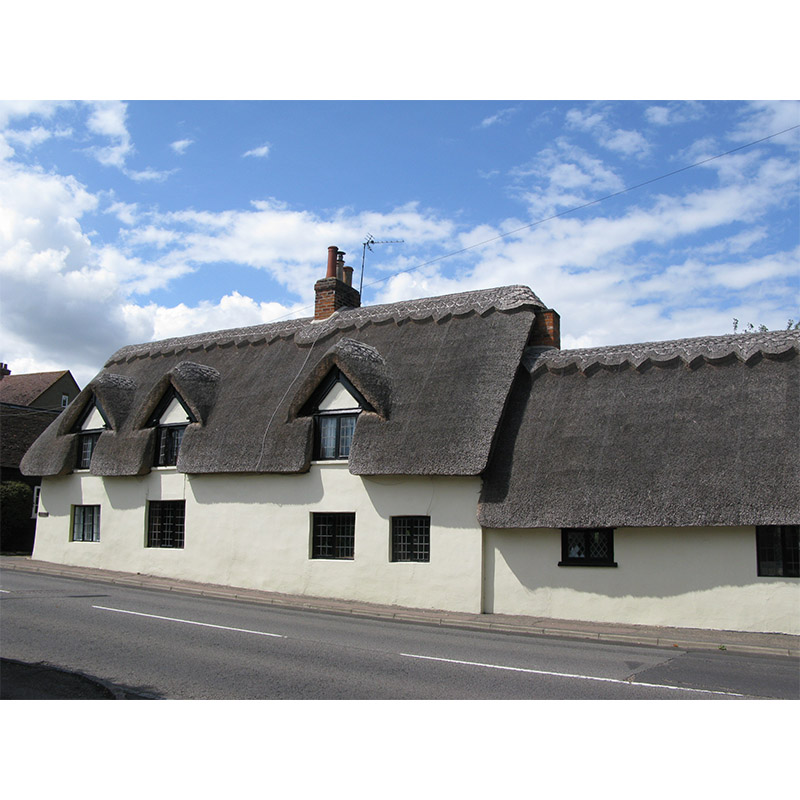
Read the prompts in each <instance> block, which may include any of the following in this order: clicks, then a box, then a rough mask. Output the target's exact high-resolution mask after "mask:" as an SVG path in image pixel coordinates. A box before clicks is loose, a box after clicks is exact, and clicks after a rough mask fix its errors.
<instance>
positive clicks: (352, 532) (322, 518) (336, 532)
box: [311, 512, 356, 559]
mask: <svg viewBox="0 0 800 800" xmlns="http://www.w3.org/2000/svg"><path fill="white" fill-rule="evenodd" d="M355 543H356V515H355V514H354V513H350V512H348V513H340V514H312V519H311V558H341V559H352V558H353V557H354V552H355Z"/></svg>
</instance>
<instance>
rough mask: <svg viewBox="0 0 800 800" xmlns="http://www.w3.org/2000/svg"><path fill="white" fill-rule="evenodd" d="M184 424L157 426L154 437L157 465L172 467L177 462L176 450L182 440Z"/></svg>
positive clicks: (178, 448)
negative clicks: (155, 437) (155, 436)
mask: <svg viewBox="0 0 800 800" xmlns="http://www.w3.org/2000/svg"><path fill="white" fill-rule="evenodd" d="M185 429H186V426H185V425H176V426H166V427H163V428H159V429H158V432H157V439H156V460H155V465H156V466H157V467H174V466H175V465H176V464H177V463H178V451H179V450H180V447H181V441H182V440H183V432H184V430H185Z"/></svg>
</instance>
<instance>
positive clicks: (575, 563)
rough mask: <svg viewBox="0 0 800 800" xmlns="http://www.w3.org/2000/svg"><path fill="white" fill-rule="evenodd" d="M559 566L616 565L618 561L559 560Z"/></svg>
mask: <svg viewBox="0 0 800 800" xmlns="http://www.w3.org/2000/svg"><path fill="white" fill-rule="evenodd" d="M558 566H559V567H616V566H617V562H616V561H559V562H558Z"/></svg>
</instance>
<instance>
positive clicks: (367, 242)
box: [358, 233, 405, 294]
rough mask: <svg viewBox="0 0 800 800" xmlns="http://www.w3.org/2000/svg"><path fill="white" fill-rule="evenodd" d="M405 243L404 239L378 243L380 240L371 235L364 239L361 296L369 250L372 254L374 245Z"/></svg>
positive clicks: (384, 240)
mask: <svg viewBox="0 0 800 800" xmlns="http://www.w3.org/2000/svg"><path fill="white" fill-rule="evenodd" d="M403 241H405V240H404V239H383V240H381V241H378V240H376V239H375V237H374V236H373V235H372V234H371V233H368V234H367V238H366V239H364V246H363V248H362V252H361V281H360V283H359V285H358V293H359V294H361V289H362V288H363V286H364V262H365V261H366V258H367V249H369V251H370V253H372V252H373V250H372V245H374V244H400V243H402V242H403Z"/></svg>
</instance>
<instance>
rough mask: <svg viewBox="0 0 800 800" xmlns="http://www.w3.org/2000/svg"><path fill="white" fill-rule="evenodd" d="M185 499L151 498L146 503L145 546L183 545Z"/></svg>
mask: <svg viewBox="0 0 800 800" xmlns="http://www.w3.org/2000/svg"><path fill="white" fill-rule="evenodd" d="M185 519H186V501H185V500H151V501H150V502H149V503H148V505H147V546H148V547H183V533H184V522H185Z"/></svg>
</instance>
